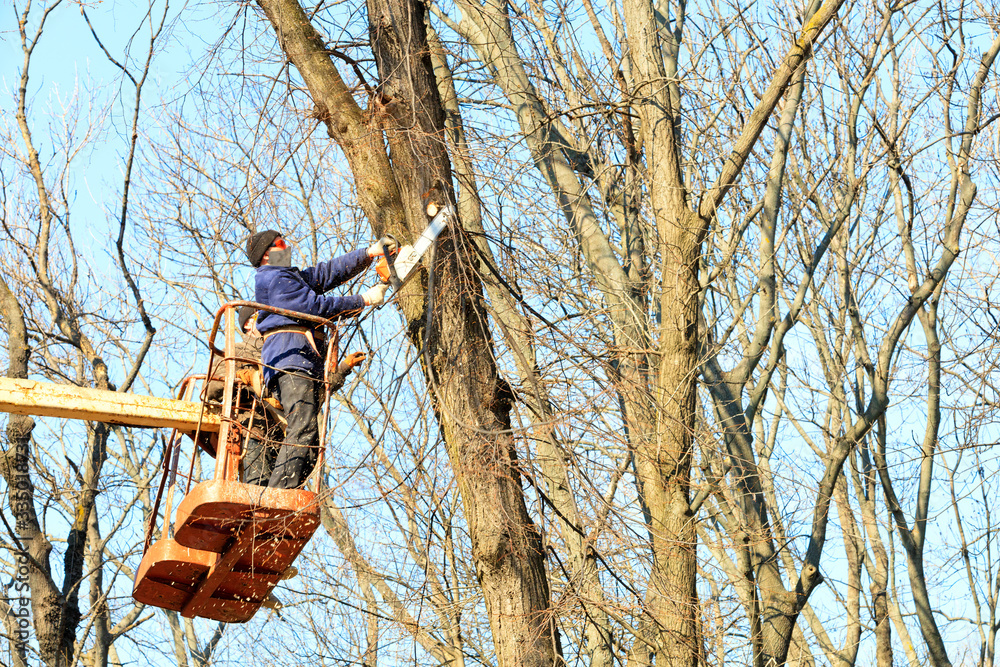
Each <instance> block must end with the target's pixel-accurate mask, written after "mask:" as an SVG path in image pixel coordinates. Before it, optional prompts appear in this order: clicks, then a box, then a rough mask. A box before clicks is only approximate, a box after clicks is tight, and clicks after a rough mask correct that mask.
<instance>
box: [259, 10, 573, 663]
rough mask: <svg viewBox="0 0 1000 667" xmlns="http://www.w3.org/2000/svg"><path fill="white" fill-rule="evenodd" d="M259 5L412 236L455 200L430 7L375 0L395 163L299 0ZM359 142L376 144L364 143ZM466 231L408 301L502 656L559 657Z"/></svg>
mask: <svg viewBox="0 0 1000 667" xmlns="http://www.w3.org/2000/svg"><path fill="white" fill-rule="evenodd" d="M259 4H260V6H261V7H262V8H263V9H264V11H265V13H266V14H267V17H268V18H269V19H270V21H271V23H272V25H273V26H274V28H275V31H276V32H277V35H278V40H279V43H280V44H281V46H282V48H283V49H284V51H285V53H286V54H287V56H288V57H289V59H290V60H291V61H292V63H293V64H295V66H296V67H297V68H298V70H299V72H300V73H301V74H302V76H303V78H304V79H305V82H306V84H307V86H308V87H309V90H310V92H311V94H312V96H313V101H314V103H315V104H316V107H317V109H318V110H320V117H321V118H322V119H323V120H324V121H325V122H326V124H327V128H328V129H329V131H330V135H331V136H333V137H334V138H335V139H336V140H337V141H338V143H340V145H341V146H342V148H343V149H344V152H345V154H346V155H347V158H348V161H349V162H350V163H351V168H352V171H353V173H354V177H355V182H356V184H357V189H358V196H359V202H360V203H361V205H362V208H364V210H365V212H366V214H367V215H368V217H369V220H370V221H371V222H372V227H373V229H374V230H375V233H376V234H380V233H382V232H383V231H390V232H392V233H395V234H396V235H397V236H398V237H399V238H401V239H402V240H403V241H404V242H405V241H406V240H409V239H413V238H416V236H417V235H418V234H419V233H420V231H421V230H422V229H423V227H424V226H425V225H426V223H427V220H426V216H425V214H424V211H423V206H422V204H421V195H422V194H423V193H424V192H426V191H428V190H430V189H431V188H436V189H438V190H439V191H440V192H442V193H443V194H444V195H445V196H446V197H447V198H448V199H449V200H450V202H451V203H452V204H454V200H455V197H454V194H453V191H452V183H451V171H450V166H449V162H448V156H447V152H446V150H445V144H444V129H445V128H444V114H443V111H442V108H441V103H440V98H439V97H438V92H437V85H436V82H435V79H434V76H433V70H432V67H431V62H430V52H429V49H428V46H427V40H426V34H425V28H424V8H423V5H422V4H420V3H418V2H412V1H408V0H393V1H381V0H379V1H376V0H372V2H370V3H369V9H368V11H369V24H370V30H371V37H372V49H373V52H374V53H375V57H376V62H377V63H378V67H379V72H380V77H381V79H382V80H381V82H380V84H379V90H378V97H377V98H376V99H375V100H373V102H372V106H373V108H374V111H373V118H372V120H373V121H375V122H377V123H378V124H379V125H380V126H381V127H382V128H383V129H384V130H385V132H386V136H387V138H388V143H389V148H390V155H391V159H392V162H391V165H390V162H389V159H388V158H387V157H386V156H385V152H384V148H383V147H382V145H381V138H380V135H379V133H378V132H372V128H371V127H370V125H368V126H366V125H365V124H364V123H363V122H362V121H363V115H362V114H361V112H360V110H359V109H358V107H357V105H356V104H355V102H354V100H353V99H352V98H351V96H350V93H349V92H348V91H347V89H346V87H344V84H343V81H342V80H341V78H340V76H339V74H338V73H337V71H336V68H335V67H334V66H333V64H332V63H331V62H330V58H329V55H328V54H327V51H326V49H325V46H324V44H323V41H322V39H321V38H320V36H319V34H318V33H317V32H316V31H315V29H314V28H313V27H312V25H311V24H310V23H309V20H308V18H307V17H306V15H305V13H304V12H303V11H302V8H301V6H300V5H299V4H298V3H297V2H296V1H295V0H259ZM372 137H376V138H377V140H376V139H373V138H372ZM361 143H364V144H365V145H366V146H367V149H366V150H361V149H359V145H360V144H361ZM376 144H378V145H377V146H376ZM376 149H377V150H376ZM371 153H377V155H372V154H371ZM363 193H366V194H363ZM372 193H374V195H377V196H369V195H372ZM383 204H384V205H383ZM459 232H460V227H459V226H457V225H455V226H454V227H453V229H452V230H451V233H450V234H445V235H443V238H442V239H441V240H439V242H438V244H437V248H436V250H435V252H434V256H433V260H432V262H431V264H432V270H431V271H430V275H429V278H428V285H427V286H426V294H425V299H419V298H412V297H414V296H419V295H420V291H421V290H420V287H419V286H418V285H411V286H410V287H409V288H408V289H407V291H406V293H405V294H404V295H403V302H404V304H403V312H404V315H405V317H406V319H407V322H408V325H409V326H408V331H409V335H410V338H411V341H412V342H413V344H414V345H415V347H416V348H417V349H418V350H419V351H420V358H421V363H422V366H423V369H424V373H425V376H426V381H427V384H428V387H429V389H430V392H431V396H432V399H433V405H434V408H435V411H436V414H437V417H438V420H439V423H440V425H441V431H442V433H443V436H444V440H445V445H446V447H447V450H448V454H449V457H450V459H451V462H452V467H453V470H454V474H455V477H456V480H457V482H458V486H459V489H460V492H461V496H462V503H463V507H464V510H465V517H466V521H467V523H468V527H469V535H470V537H471V540H472V551H473V557H474V559H475V564H476V572H477V575H478V579H479V584H480V587H481V589H482V593H483V597H484V602H485V605H486V610H487V614H488V615H489V620H490V627H491V629H492V634H493V640H494V645H495V648H496V652H497V659H498V662H499V664H500V665H501V666H508V665H531V666H535V665H537V666H539V667H541V666H543V665H546V666H547V665H552V664H553V663H554V662H555V661H556V659H557V658H558V656H559V654H560V650H559V646H558V635H557V634H556V633H555V630H554V623H553V618H552V615H551V613H550V602H549V587H548V580H547V575H546V572H545V559H544V556H545V554H544V550H543V548H542V543H541V538H540V535H539V533H538V531H537V529H536V528H535V526H534V524H533V523H532V521H531V519H530V517H529V516H528V513H527V507H526V505H525V500H524V495H523V492H522V490H521V479H520V473H519V471H518V462H517V452H516V449H515V443H514V439H513V437H512V435H511V431H510V428H511V424H510V409H511V400H512V398H513V396H512V394H511V391H510V388H509V387H508V385H507V383H506V382H505V381H504V380H503V379H502V378H500V376H499V374H498V372H497V368H496V363H495V361H494V352H493V343H492V339H491V337H490V334H489V331H488V329H487V316H486V310H485V306H484V300H483V293H482V285H481V282H480V279H479V277H478V276H477V275H476V273H475V265H476V261H475V253H474V251H473V249H472V248H471V246H470V245H469V243H468V242H467V240H466V239H465V238H464V236H463V235H462V234H461V233H459ZM426 263H427V261H425V264H426Z"/></svg>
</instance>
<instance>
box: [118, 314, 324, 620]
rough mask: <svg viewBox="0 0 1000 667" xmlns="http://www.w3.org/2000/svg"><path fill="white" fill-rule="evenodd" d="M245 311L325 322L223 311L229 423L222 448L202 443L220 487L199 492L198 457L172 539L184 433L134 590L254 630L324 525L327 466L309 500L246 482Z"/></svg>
mask: <svg viewBox="0 0 1000 667" xmlns="http://www.w3.org/2000/svg"><path fill="white" fill-rule="evenodd" d="M243 305H249V306H252V307H254V308H257V309H258V310H267V311H270V312H276V313H280V314H284V315H290V316H293V317H295V318H296V319H301V320H307V321H312V322H316V323H318V324H319V323H324V322H325V321H324V320H322V319H320V318H316V317H312V316H308V315H304V314H301V313H291V312H289V311H285V310H282V309H278V308H271V307H268V306H263V305H261V304H256V303H249V302H243V301H233V302H230V303H227V304H226V305H224V306H223V307H222V308H221V309H220V310H219V312H218V314H217V315H216V318H215V323H214V325H213V328H212V333H211V336H210V343H212V344H210V349H211V350H212V354H211V356H212V357H213V358H214V355H216V354H219V355H221V358H222V359H223V360H224V362H225V384H224V391H223V398H222V403H221V405H219V406H217V409H218V411H219V412H220V413H221V415H220V422H221V423H220V427H219V433H218V438H217V439H215V440H214V441H207V440H205V439H204V438H202V437H201V434H200V433H199V432H196V433H195V434H194V436H193V437H194V439H195V441H196V442H198V443H199V444H200V445H201V447H202V449H203V450H205V451H207V452H208V453H209V454H214V455H215V469H214V475H213V478H212V479H211V480H208V481H203V482H200V483H198V484H195V485H194V487H193V488H191V481H192V476H193V473H194V462H195V457H196V456H197V452H195V453H194V454H193V455H192V459H191V465H190V466H189V470H188V473H187V475H186V477H187V488H186V493H185V495H184V499H183V500H182V501H181V502H180V504H179V505H178V506H177V512H176V519H175V520H174V521H173V524H172V526H173V536H172V537H170V536H169V527H170V525H171V521H170V517H171V513H172V512H171V510H172V498H173V493H174V490H175V487H176V486H177V484H176V482H177V476H178V475H177V464H178V460H179V456H178V453H179V444H180V440H181V438H180V437H179V436H178V435H177V434H176V432H175V434H174V436H173V437H172V438H171V440H170V442H169V444H168V446H167V451H166V452H165V456H164V471H163V476H162V479H161V481H160V486H159V490H158V493H157V496H156V501H155V503H154V507H153V512H152V516H151V518H150V522H149V525H148V527H147V536H146V546H145V551H144V554H143V558H142V562H141V563H140V565H139V569H138V571H137V572H136V578H135V587H134V589H133V597H134V598H135V599H136V601H138V602H142V603H144V604H149V605H152V606H156V607H162V608H164V609H171V610H173V611H178V612H181V614H182V615H183V616H185V617H189V618H192V617H202V618H209V619H213V620H218V621H225V622H228V623H240V622H244V621H247V620H249V619H250V618H252V617H253V616H254V614H256V613H257V610H258V609H259V608H260V607H261V605H262V604H264V602H265V601H266V600H267V599H268V597H269V596H270V594H271V591H272V590H273V589H274V587H275V586H276V585H277V584H278V582H279V581H281V579H282V578H283V577H284V576H285V574H286V572H289V571H290V568H291V566H292V563H293V562H294V561H295V559H296V557H297V556H298V555H299V553H300V552H301V551H302V549H303V547H305V545H306V543H308V541H309V539H310V538H311V537H312V535H313V533H315V532H316V529H317V527H318V526H319V522H320V520H319V498H318V495H317V494H318V491H319V483H320V479H319V474H318V473H319V471H320V470H321V469H322V461H323V450H322V448H321V450H320V453H319V462H318V463H317V465H316V467H315V471H316V472H315V473H314V477H313V478H312V479H311V480H310V483H307V486H308V485H310V484H311V485H312V489H309V490H307V489H305V488H303V489H275V488H268V487H263V486H256V485H251V484H244V483H242V482H241V481H240V458H241V454H242V451H243V447H244V445H245V444H246V439H247V438H248V437H249V432H248V430H247V429H245V428H244V427H243V426H242V425H241V424H240V423H239V421H238V420H237V415H236V414H235V411H236V410H238V409H240V408H239V407H238V406H234V397H235V396H236V392H237V391H239V390H240V388H239V386H238V385H237V383H236V377H235V376H236V361H237V359H236V339H235V335H236V333H235V329H236V327H235V318H234V312H235V308H238V307H240V306H243ZM223 317H225V332H226V333H225V336H226V343H225V349H224V351H219V350H217V349H216V348H215V346H214V342H213V341H214V338H215V336H216V333H217V331H218V329H219V325H220V320H221V319H222V318H223ZM331 340H333V341H334V342H333V343H331V345H330V347H329V351H328V354H327V366H328V367H329V365H330V363H331V360H333V362H334V363H335V361H336V358H337V345H336V336H335V335H334V336H332V337H331ZM213 361H214V359H210V361H209V372H208V374H207V375H206V378H208V379H211V377H210V376H211V373H212V368H213V366H214V364H213ZM206 382H207V380H206ZM193 386H194V383H193V382H185V384H184V386H183V388H182V391H184V392H186V393H187V396H188V398H189V399H190V395H191V392H192V387H193ZM244 391H247V390H246V389H244ZM326 398H327V400H326V401H325V403H324V405H325V406H326V405H328V404H329V394H328V392H327V396H326ZM208 402H209V401H208V398H207V397H206V398H205V405H204V406H203V410H204V411H205V413H210V412H211V410H212V407H213V406H211V405H208ZM325 409H326V408H324V410H325ZM321 423H325V420H322V421H321ZM321 435H322V434H321ZM321 442H322V438H321ZM216 443H217V444H216ZM214 450H218V451H214ZM164 489H166V491H167V493H166V502H165V504H164V511H163V528H162V534H161V537H160V539H158V540H156V541H155V542H154V541H153V536H154V534H155V532H156V520H157V518H158V516H159V508H160V504H161V498H162V497H163V492H164Z"/></svg>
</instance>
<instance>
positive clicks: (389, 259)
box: [375, 205, 455, 292]
mask: <svg viewBox="0 0 1000 667" xmlns="http://www.w3.org/2000/svg"><path fill="white" fill-rule="evenodd" d="M433 208H436V206H433V205H431V206H429V207H428V213H431V212H432V210H433ZM454 216H455V211H454V209H452V207H451V206H450V205H446V206H445V207H444V208H442V209H440V210H439V211H437V213H436V214H435V215H434V217H433V218H431V221H430V224H428V225H427V228H426V229H424V231H423V233H422V234H420V238H418V239H417V241H416V243H414V244H413V245H412V246H411V245H404V246H401V247H400V248H399V251H398V252H397V253H396V254H394V255H390V254H389V253H388V252H385V254H384V255H383V256H382V257H379V259H378V262H376V263H375V271H377V272H378V276H379V278H381V279H382V282H384V283H388V284H389V285H391V286H392V291H393V292H398V291H399V290H400V289H402V287H403V285H405V284H406V283H407V282H408V281H409V280H410V279H411V278H412V277H413V276H415V275H416V274H417V272H416V270H415V269H416V268H417V265H418V264H420V260H421V259H422V258H423V256H424V253H426V252H427V250H428V248H430V247H431V246H432V245H434V241H436V240H437V237H438V236H440V234H441V232H443V231H444V228H445V227H447V226H448V222H449V221H450V220H451V219H452V218H454ZM393 240H395V239H393ZM388 249H389V248H388V247H387V246H383V251H388Z"/></svg>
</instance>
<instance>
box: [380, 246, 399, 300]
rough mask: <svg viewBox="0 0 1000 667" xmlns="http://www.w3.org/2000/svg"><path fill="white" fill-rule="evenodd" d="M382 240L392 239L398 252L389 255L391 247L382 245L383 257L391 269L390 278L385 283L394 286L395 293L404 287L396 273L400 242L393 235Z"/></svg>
mask: <svg viewBox="0 0 1000 667" xmlns="http://www.w3.org/2000/svg"><path fill="white" fill-rule="evenodd" d="M382 238H386V239H392V241H393V243H395V244H396V252H394V253H392V254H389V245H388V244H387V243H383V244H382V257H384V258H385V264H386V266H387V267H388V269H389V278H388V280H384V279H383V280H384V282H387V283H389V284H390V285H391V286H392V290H393V291H394V292H395V291H396V290H398V289H399V288H400V286H401V285H402V281H401V280H400V279H399V275H398V274H397V273H396V254H397V253H398V252H399V241H397V240H396V237H395V236H393V235H392V234H386V235H385V236H383V237H382Z"/></svg>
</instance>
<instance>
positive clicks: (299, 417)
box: [267, 373, 323, 489]
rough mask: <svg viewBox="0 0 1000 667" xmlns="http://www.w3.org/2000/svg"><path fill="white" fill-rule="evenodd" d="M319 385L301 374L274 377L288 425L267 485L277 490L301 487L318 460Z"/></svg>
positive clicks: (282, 374) (320, 386) (320, 385)
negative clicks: (276, 378)
mask: <svg viewBox="0 0 1000 667" xmlns="http://www.w3.org/2000/svg"><path fill="white" fill-rule="evenodd" d="M322 387H323V384H322V383H321V382H319V381H316V380H314V379H313V378H311V377H308V376H307V375H304V374H298V373H279V374H278V400H279V401H281V407H282V408H284V410H285V418H286V419H287V420H288V426H287V428H286V429H285V442H284V443H283V444H282V445H281V449H279V450H278V458H277V459H276V460H275V462H274V470H273V471H272V472H271V478H270V479H269V480H268V483H267V485H268V486H271V487H275V488H278V489H297V488H299V487H300V486H302V485H303V484H304V483H305V481H306V478H307V477H309V473H311V472H312V470H313V468H314V467H315V466H316V460H317V458H319V421H318V417H319V411H320V405H321V404H322V395H321V390H322Z"/></svg>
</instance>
